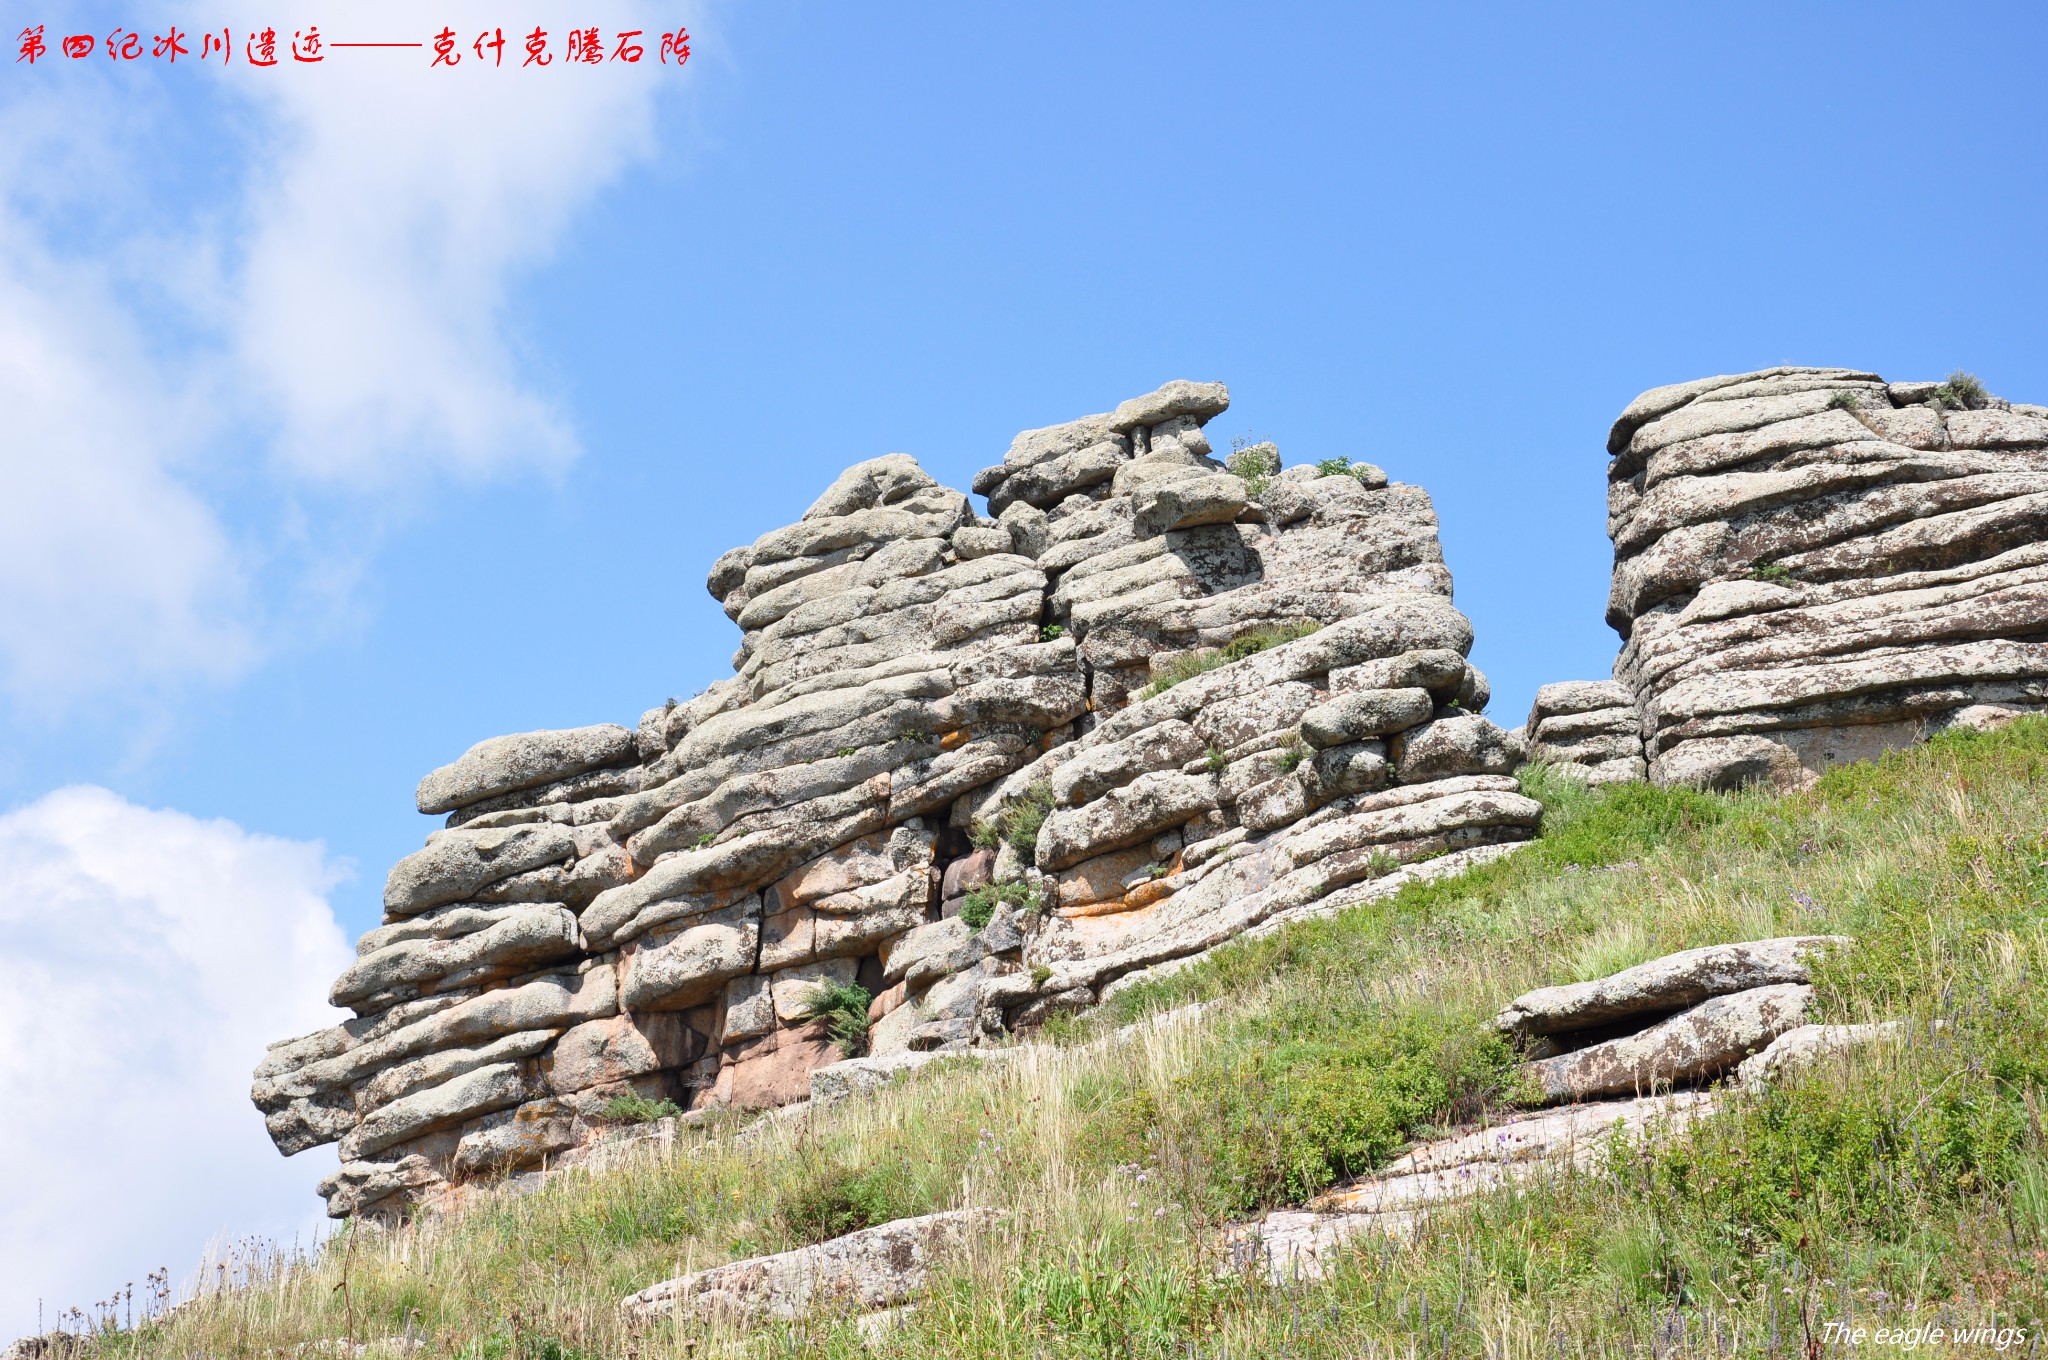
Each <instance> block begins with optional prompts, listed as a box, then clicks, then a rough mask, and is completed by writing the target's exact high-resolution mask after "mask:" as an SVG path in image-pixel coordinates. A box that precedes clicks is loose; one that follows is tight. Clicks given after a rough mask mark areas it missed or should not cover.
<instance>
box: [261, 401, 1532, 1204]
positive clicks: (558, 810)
mask: <svg viewBox="0 0 2048 1360" xmlns="http://www.w3.org/2000/svg"><path fill="white" fill-rule="evenodd" d="M1228 404H1229V396H1228V393H1227V392H1226V391H1225V390H1224V389H1223V387H1222V386H1221V385H1220V384H1213V383H1185V382H1177V383H1169V384H1168V385H1167V386H1166V387H1163V388H1161V389H1160V390H1159V391H1157V392H1154V393H1152V394H1150V395H1148V396H1145V397H1141V398H1138V399H1136V400H1134V401H1129V402H1125V403H1124V404H1123V405H1121V406H1119V407H1117V408H1116V409H1115V410H1114V411H1112V412H1110V413H1108V414H1105V415H1099V416H1090V417H1086V418H1084V419H1082V420H1079V421H1073V422H1069V423H1068V424H1065V425H1058V426H1052V427H1049V428H1046V429H1039V430H1031V431H1026V432H1025V433H1024V434H1021V435H1019V436H1018V437H1017V439H1016V441H1015V442H1014V443H1013V444H1012V446H1011V448H1010V451H1009V453H1008V455H1007V456H1006V457H1005V458H1004V460H1003V462H1002V463H1001V464H1000V465H998V466H996V467H992V468H989V469H988V470H986V471H984V472H983V473H981V474H980V475H978V476H977V477H976V479H975V482H974V490H975V492H976V493H977V494H981V495H985V496H987V497H988V506H989V510H990V512H991V514H992V515H993V518H990V517H985V516H982V515H979V514H977V513H976V511H975V509H974V508H973V505H972V504H971V502H970V501H969V499H968V497H967V496H966V495H965V494H963V493H961V492H958V491H954V490H951V489H949V488H946V487H943V486H940V485H939V484H938V483H936V482H935V481H933V480H932V478H931V477H929V476H928V475H926V474H925V472H924V471H923V470H922V469H921V468H919V467H918V465H917V464H916V462H915V461H913V460H912V459H910V458H909V457H907V456H905V455H902V454H891V455H889V456H887V457H883V458H877V459H873V460H870V461H868V462H865V463H860V464H857V465H856V466H854V467H852V468H849V469H848V470H847V471H846V472H845V473H843V474H842V475H841V476H840V477H839V478H838V480H837V481H835V482H834V483H833V484H832V486H831V487H829V488H828V489H827V490H826V491H825V493H824V494H823V495H822V496H820V497H819V498H818V499H817V501H816V502H815V503H814V504H812V506H811V507H810V509H809V510H807V511H806V512H805V513H804V515H803V517H802V518H801V519H800V520H799V521H798V522H797V523H795V524H793V525H790V526H789V527H787V528H783V529H778V530H776V531H774V532H772V533H769V534H766V535H763V536H762V537H761V538H759V539H757V540H756V541H755V542H753V543H752V544H750V545H748V546H745V547H742V548H736V549H734V550H732V551H731V552H728V553H726V554H725V555H724V556H722V557H720V558H719V559H718V560H717V562H716V563H714V564H713V566H712V568H711V572H710V578H709V582H708V584H709V587H710V590H711V593H712V595H713V596H714V597H715V598H716V599H717V600H718V601H719V602H720V604H721V605H722V607H723V608H724V610H725V612H726V614H727V615H728V616H729V617H730V618H731V619H732V620H733V621H734V622H735V623H736V624H738V626H739V628H740V630H741V635H742V636H741V644H740V649H739V651H738V653H737V654H736V655H735V657H734V661H733V665H734V671H735V674H734V675H732V676H731V677H729V678H727V679H725V680H721V681H719V682H717V683H716V684H713V685H712V686H710V687H709V688H708V689H706V690H705V691H704V692H702V693H701V694H699V695H697V696H696V697H695V698H693V699H691V700H690V701H688V702H687V703H675V702H673V701H671V702H670V703H669V704H666V705H664V706H662V707H660V708H656V709H653V710H651V711H650V712H648V713H647V714H646V715H644V716H643V717H642V718H641V719H640V721H639V723H638V725H637V727H635V728H626V727H623V726H617V725H601V726H596V727H589V728H579V729H573V730H567V731H548V732H536V733H529V734H526V735H523V736H513V737H499V738H495V739H492V740H490V741H486V742H482V743H480V744H478V745H477V746H475V747H473V748H472V749H471V750H470V751H469V752H467V753H466V754H464V755H463V756H462V757H461V758H460V759H458V760H456V761H455V762H454V763H453V764H451V765H448V766H446V767H444V768H442V769H439V770H436V771H434V772H433V773H431V774H429V775H428V776H427V777H426V779H424V780H423V781H422V782H421V784H420V787H419V791H418V796H417V802H418V806H419V808H420V810H421V811H422V812H431V813H445V814H447V825H446V827H445V828H444V829H442V830H439V831H436V832H434V833H433V834H432V835H431V836H429V837H428V840H427V844H426V846H425V848H424V849H422V850H420V851H419V852H418V853H416V854H414V855H411V856H408V857H407V858H406V859H404V860H402V861H401V862H400V863H399V864H398V865H397V866H396V867H394V868H393V870H392V871H391V876H390V879H389V881H388V883H387V885H386V890H385V923H384V924H383V925H382V926H380V927H379V928H378V929H376V930H373V931H372V932H370V933H369V934H368V935H366V936H365V937H364V938H363V940H362V942H361V943H360V944H359V946H358V955H359V957H358V959H357V961H356V963H355V964H354V965H352V966H351V967H350V968H349V969H348V970H347V972H345V973H344V974H343V976H342V978H341V979H340V980H339V981H338V982H337V983H336V984H335V988H334V991H333V1000H334V1001H335V1003H336V1004H337V1005H342V1006H346V1007H348V1008H350V1009H352V1010H353V1011H354V1012H355V1013H356V1018H355V1019H352V1020H350V1021H348V1022H347V1023H345V1024H342V1025H339V1026H336V1027H334V1028H332V1029H329V1030H325V1031H322V1032H320V1033H317V1034H312V1035H307V1036H304V1037H302V1038H299V1039H294V1040H290V1041H287V1042H285V1043H281V1044H278V1045H276V1046H275V1047H273V1048H272V1050H271V1052H270V1054H269V1055H268V1056H267V1057H266V1058H265V1060H264V1062H263V1064H262V1066H261V1067H260V1068H259V1069H258V1070H257V1074H256V1082H255V1087H254V1091H253V1095H254V1098H255V1100H256V1103H257V1105H258V1106H259V1108H261V1109H262V1110H263V1112H264V1115H265V1117H266V1121H267V1123H268V1125H269V1128H270V1131H271V1134H272V1136H273V1138H274V1139H275V1140H276V1142H277V1144H278V1146H279V1147H280V1148H281V1149H282V1150H284V1151H286V1152H288V1153H289V1152H295V1151H298V1150H300V1149H302V1148H306V1147H311V1146H314V1145H316V1144H320V1143H324V1142H331V1141H338V1142H339V1144H340V1151H341V1168H340V1170H339V1171H338V1172H337V1173H336V1174H335V1175H334V1176H333V1177H331V1178H330V1179H329V1181H328V1182H327V1183H326V1184H325V1185H324V1187H323V1191H324V1193H325V1194H326V1195H327V1197H328V1203H329V1210H330V1212H332V1213H336V1214H345V1213H351V1212H356V1211H358V1210H364V1209H381V1208H385V1207H395V1206H396V1205H397V1204H399V1203H402V1202H404V1200H405V1199H406V1198H407V1197H409V1196H413V1195H416V1194H418V1193H419V1192H422V1191H426V1190H431V1189H433V1188H434V1187H436V1186H438V1185H441V1184H443V1183H445V1182H447V1181H449V1180H451V1179H459V1178H463V1177H468V1176H476V1175H481V1174H484V1173H487V1172H493V1171H502V1170H514V1169H518V1168H521V1167H526V1166H531V1165H535V1164H538V1163H540V1162H541V1161H542V1160H543V1159H546V1158H549V1157H552V1156H555V1155H559V1154H561V1153H564V1152H566V1151H568V1150H571V1149H574V1148H576V1147H578V1146H580V1145H582V1144H584V1143H586V1142H588V1141H589V1139H590V1138H591V1137H592V1134H593V1130H594V1129H596V1128H597V1127H598V1126H599V1125H600V1123H601V1121H602V1119H603V1118H604V1115H605V1111H606V1109H607V1107H608V1106H609V1105H610V1104H611V1103H612V1102H614V1101H615V1100H617V1099H618V1098H619V1097H621V1096H625V1095H629V1094H630V1095H637V1096H640V1097H643V1098H646V1099H666V1100H671V1101H674V1102H675V1103H676V1104H678V1105H679V1106H682V1107H684V1108H686V1109H690V1110H700V1109H707V1108H713V1107H727V1108H741V1109H747V1108H762V1107H767V1106H774V1105H780V1104H786V1103H789V1102H792V1101H796V1100H800V1099H804V1098H806V1096H807V1095H808V1093H809V1091H810V1089H811V1081H810V1074H811V1073H812V1071H813V1070H814V1069H817V1068H819V1067H821V1066H824V1065H825V1064H828V1063H830V1062H832V1061H834V1060H836V1059H837V1058H839V1056H840V1053H839V1050H838V1048H837V1047H836V1046H835V1044H834V1042H833V1040H832V1038H831V1036H830V1034H829V1033H828V1031H827V1026H826V1025H825V1024H824V1023H822V1021H820V1020H819V1019H818V1018H816V1016H815V1014H814V1011H815V1009H816V1003H817V1002H818V1000H819V998H820V996H821V994H822V989H824V988H826V987H828V986H835V985H837V986H844V985H849V984H858V985H859V986H861V987H863V988H865V989H866V990H867V992H868V993H869V994H870V995H871V997H872V1002H871V1005H870V1009H869V1016H870V1020H871V1025H872V1028H871V1031H870V1041H871V1044H872V1047H873V1049H874V1051H875V1053H877V1054H878V1055H888V1054H890V1053H899V1052H905V1051H919V1052H926V1051H934V1050H939V1051H956V1050H960V1049H965V1048H970V1047H976V1046H985V1045H988V1044H991V1043H995V1042H999V1041H1001V1040H1002V1039H1003V1038H1004V1037H1005V1036H1006V1035H1007V1034H1008V1033H1009V1032H1010V1031H1012V1030H1014V1029H1017V1028H1020V1027H1029V1026H1031V1025H1034V1024H1036V1023H1038V1022H1040V1021H1042V1020H1043V1019H1044V1018H1045V1017H1046V1016H1048V1015H1049V1014H1051V1013H1053V1012H1055V1011H1058V1010H1062V1009H1071V1008H1075V1007H1081V1006H1087V1005H1090V1004H1093V1003H1094V1002H1095V1001H1096V1000H1097V999H1099V997H1100V995H1101V993H1102V991H1103V989H1104V988H1105V987H1106V986H1107V985H1109V984H1111V983H1113V982H1115V981H1116V980H1117V979H1119V978H1122V977H1125V976H1128V975H1131V974H1133V973H1135V972H1137V971H1138V970H1142V969H1147V968H1153V967H1158V966H1162V965H1166V964H1170V963H1172V962H1173V961H1176V960H1180V959H1184V958H1187V957H1190V956H1192V955H1195V954H1197V953H1199V952H1200V951H1202V950H1205V949H1208V948H1211V947H1213V946H1214V945H1216V944H1218V943H1221V942H1223V941H1225V940H1228V939H1230V938H1232V937H1233V936H1235V935H1237V934H1239V933H1241V932H1242V931H1244V930H1247V929H1250V928H1254V927H1256V926H1258V925H1259V924H1260V923H1262V922H1265V921H1269V920H1272V919H1274V918H1276V917H1284V916H1286V915H1287V914H1288V913H1293V912H1299V911H1301V910H1303V909H1305V908H1308V907H1310V906H1311V904H1315V903H1318V902H1321V901H1324V900H1326V899H1337V900H1341V899H1342V897H1343V895H1344V894H1346V893H1349V892H1354V891H1357V890H1358V887H1359V885H1369V884H1371V883H1373V882H1374V881H1376V880H1379V879H1382V878H1385V877H1387V876H1389V875H1391V874H1394V873H1396V872H1398V871H1401V866H1402V865H1404V864H1411V863H1414V862H1416V861H1419V860H1424V859H1430V858H1434V857H1439V856H1444V855H1447V854H1460V853H1466V852H1470V853H1475V854H1476V853H1479V852H1480V851H1482V850H1486V849H1487V848H1489V847H1494V846H1502V845H1509V844H1512V843H1515V842H1518V841H1521V840H1524V839H1526V838H1527V837H1528V836H1530V835H1531V834H1532V832H1533V830H1534V828H1535V825H1536V822H1537V819H1538V817H1539V815H1540V811H1541V809H1540V808H1539V807H1538V805H1537V804H1535V803H1534V802H1532V801H1531V800H1529V799H1527V798H1524V797H1522V796H1521V794H1520V793H1519V792H1518V790H1517V788H1516V785H1515V783H1514V781H1513V780H1512V779H1511V778H1509V777H1508V774H1509V771H1510V770H1511V769H1512V767H1513V766H1514V765H1515V764H1516V763H1517V762H1518V760H1519V758H1520V750H1519V747H1518V746H1517V744H1516V743H1514V742H1512V741H1511V740H1509V738H1508V736H1507V734H1505V733H1503V732H1501V731H1500V730H1499V729H1498V728H1496V727H1494V726H1493V725H1492V724H1491V723H1490V722H1488V721H1487V720H1486V719H1485V718H1484V717H1482V716H1480V710H1481V709H1483V708H1484V706H1485V703H1486V698H1487V685H1486V681H1485V678H1484V677H1483V676H1481V675H1480V674H1479V673H1478V671H1477V670H1475V669H1473V668H1472V667H1471V666H1470V665H1468V664H1467V662H1466V660H1465V656H1466V653H1467V652H1468V651H1469V650H1470V647H1471V643H1472V632H1471V625H1470V624H1469V622H1468V621H1467V620H1466V619H1465V617H1464V616H1463V615H1462V614H1460V613H1459V612H1458V611H1457V610H1456V609H1455V608H1453V607H1452V604H1451V599H1450V592H1451V583H1450V576H1449V573H1448V572H1447V571H1446V570H1445V568H1444V565H1443V558H1442V552H1441V550H1440V548H1439V546H1438V543H1437V536H1436V517H1435V514H1434V512H1433V511H1432V509H1431V507H1430V504H1429V498H1428V497H1427V496H1426V495H1425V494H1424V493H1423V492H1422V491H1421V490H1419V489H1417V488H1415V487H1410V486H1402V485H1399V484H1390V483H1388V481H1387V479H1386V476H1385V474H1384V473H1381V472H1380V471H1379V470H1378V469H1376V468H1372V467H1369V466H1366V465H1363V464H1356V465H1354V464H1346V463H1344V462H1343V460H1335V461H1334V462H1332V463H1326V464H1321V465H1318V466H1311V467H1296V468H1288V469H1285V470H1282V469H1280V467H1279V460H1278V457H1277V454H1276V453H1275V452H1274V451H1273V450H1272V449H1271V446H1257V447H1256V448H1254V449H1253V450H1248V451H1246V453H1247V455H1248V456H1249V461H1244V460H1241V461H1240V465H1239V472H1233V471H1231V470H1229V469H1228V468H1226V467H1225V466H1224V465H1223V464H1222V463H1219V462H1217V461H1216V460H1215V459H1213V458H1211V457H1210V447H1209V444H1208V442H1207V440H1206V438H1205V437H1204V436H1203V433H1202V426H1203V424H1204V422H1206V421H1207V420H1209V419H1210V418H1211V417H1213V416H1214V415H1216V414H1217V413H1218V412H1220V411H1222V410H1223V409H1224V408H1225V407H1226V406H1227V405H1228ZM1338 467H1341V468H1344V469H1345V470H1343V471H1334V470H1332V469H1334V468H1338ZM1240 473H1242V474H1243V475H1240ZM998 899H1000V901H998ZM970 908H971V910H970ZM970 920H971V921H972V922H974V924H972V925H970V924H969V922H970Z"/></svg>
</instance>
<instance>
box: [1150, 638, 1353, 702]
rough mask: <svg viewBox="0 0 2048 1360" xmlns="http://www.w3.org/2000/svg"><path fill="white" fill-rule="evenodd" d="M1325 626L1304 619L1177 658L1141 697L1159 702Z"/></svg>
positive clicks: (1157, 676) (1154, 679)
mask: <svg viewBox="0 0 2048 1360" xmlns="http://www.w3.org/2000/svg"><path fill="white" fill-rule="evenodd" d="M1322 626H1323V625H1322V624H1320V623H1318V622H1316V621H1315V620H1314V619H1302V620H1300V621H1299V622H1296V623H1287V624H1281V625H1279V626H1278V627H1274V628H1260V629H1256V630H1254V631H1252V632H1249V633H1244V634H1241V635H1239V636H1238V637H1234V638H1232V639H1231V640H1230V641H1229V642H1227V643H1225V644H1224V645H1223V646H1221V647H1210V648H1204V649H1202V650H1201V651H1195V652H1185V653H1183V654H1181V655H1180V656H1177V657H1175V658H1174V659H1173V660H1172V661H1171V662H1170V663H1168V664H1167V666H1166V668H1165V669H1164V670H1163V671H1161V672H1160V673H1159V674H1158V675H1155V676H1153V677H1152V683H1151V684H1149V685H1147V686H1145V689H1144V691H1143V692H1142V693H1141V694H1140V695H1139V696H1138V697H1139V698H1141V699H1156V698H1157V697H1159V696H1160V695H1162V694H1164V693H1166V691H1168V690H1170V689H1172V688H1173V687H1174V686H1175V685H1178V684H1179V683H1181V681H1183V680H1192V679H1194V678H1195V677H1196V676H1198V675H1206V674H1208V673H1209V672H1210V671H1213V670H1215V669H1216V668H1217V667H1219V666H1227V665H1229V664H1230V663H1231V662H1233V661H1242V660H1244V659H1245V658H1246V657H1249V656H1257V655H1258V654H1259V653H1260V652H1263V651H1265V650H1267V649H1268V648H1271V647H1278V646H1279V645H1280V644H1281V643H1283V642H1293V641H1295V640H1296V639H1298V638H1305V637H1307V636H1308V635H1309V634H1310V633H1313V632H1316V631H1318V630H1320V629H1321V628H1322Z"/></svg>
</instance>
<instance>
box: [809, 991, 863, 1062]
mask: <svg viewBox="0 0 2048 1360" xmlns="http://www.w3.org/2000/svg"><path fill="white" fill-rule="evenodd" d="M874 999H875V998H874V996H873V995H872V994H871V993H870V992H869V991H868V989H867V988H865V987H863V986H861V985H860V984H859V983H858V982H834V981H832V980H831V979H829V978H828V979H827V980H825V981H823V982H821V983H819V984H818V986H817V987H816V988H815V989H814V990H813V991H812V993H811V998H810V1000H809V1001H808V1002H807V1003H806V1004H805V1006H804V1018H805V1019H806V1020H823V1021H824V1022H825V1032H826V1033H827V1034H830V1035H831V1036H832V1042H833V1043H835V1044H837V1045H838V1046H839V1051H840V1052H841V1053H843V1054H845V1055H846V1056H847V1057H849V1058H858V1057H859V1056H860V1055H861V1054H863V1053H865V1052H867V1051H868V1005H869V1003H870V1002H872V1001H873V1000H874Z"/></svg>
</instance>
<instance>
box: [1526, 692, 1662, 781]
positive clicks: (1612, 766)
mask: <svg viewBox="0 0 2048 1360" xmlns="http://www.w3.org/2000/svg"><path fill="white" fill-rule="evenodd" d="M1642 726H1643V715H1642V712H1641V711H1640V710H1639V709H1638V708H1637V707H1636V701H1635V696H1634V695H1633V694H1631V693H1630V692H1629V690H1628V687H1627V686H1625V685H1622V684H1620V683H1618V682H1616V681H1613V680H1565V681H1561V682H1559V683H1557V684H1554V685H1545V686H1543V687H1542V688H1541V689H1539V690H1537V691H1536V702H1535V703H1534V704H1533V705H1531V706H1530V709H1529V721H1528V722H1527V723H1526V724H1524V725H1523V726H1522V727H1520V728H1517V729H1516V733H1517V735H1519V736H1520V738H1521V739H1522V741H1523V742H1524V744H1525V745H1526V748H1527V750H1528V754H1529V759H1530V760H1532V761H1541V762H1542V763H1544V764H1546V765H1549V766H1551V767H1552V768H1553V769H1557V770H1560V771H1563V772H1565V773H1568V774H1572V775H1575V776H1577V777H1579V778H1581V779H1584V780H1585V781H1586V782H1587V783H1589V784H1623V783H1628V782H1629V781H1631V780H1639V779H1643V778H1645V777H1646V776H1647V774H1648V767H1647V766H1646V765H1645V763H1644V761H1643V732H1642Z"/></svg>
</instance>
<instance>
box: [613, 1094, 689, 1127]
mask: <svg viewBox="0 0 2048 1360" xmlns="http://www.w3.org/2000/svg"><path fill="white" fill-rule="evenodd" d="M682 1112H683V1111H682V1107H681V1106H679V1105H677V1104H676V1103H675V1102H674V1101H673V1100H649V1099H648V1098H647V1097H646V1096H643V1095H636V1094H627V1095H623V1096H614V1097H613V1098H612V1099H610V1100H608V1101H606V1102H605V1103H604V1108H603V1109H601V1110H599V1111H598V1114H597V1117H598V1118H599V1119H601V1120H603V1121H604V1122H605V1123H607V1124H652V1123H653V1122H654V1121H655V1120H657V1119H670V1118H673V1117H674V1116H676V1115H679V1114H681V1113H682Z"/></svg>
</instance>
